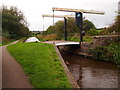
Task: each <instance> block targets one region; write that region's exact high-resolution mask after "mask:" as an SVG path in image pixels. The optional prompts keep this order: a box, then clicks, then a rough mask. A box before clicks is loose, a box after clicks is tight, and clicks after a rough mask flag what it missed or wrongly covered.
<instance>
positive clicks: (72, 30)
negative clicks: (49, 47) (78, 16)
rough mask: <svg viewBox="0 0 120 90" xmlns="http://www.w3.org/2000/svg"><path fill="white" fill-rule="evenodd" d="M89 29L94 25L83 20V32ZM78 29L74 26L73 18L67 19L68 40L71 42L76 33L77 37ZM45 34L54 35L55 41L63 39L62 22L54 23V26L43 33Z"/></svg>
mask: <svg viewBox="0 0 120 90" xmlns="http://www.w3.org/2000/svg"><path fill="white" fill-rule="evenodd" d="M91 28H95V26H94V24H93V23H92V22H90V21H88V20H84V21H83V30H85V31H88V30H90V29H91ZM79 31H80V30H79V28H78V27H77V26H76V23H75V19H74V18H68V19H67V33H68V37H69V38H70V40H72V38H74V37H76V36H75V34H76V33H78V36H77V37H79ZM45 34H47V35H48V34H55V35H56V39H58V40H61V39H64V21H63V20H61V21H58V22H57V23H55V25H54V26H50V27H49V28H48V29H47V31H46V32H45Z"/></svg>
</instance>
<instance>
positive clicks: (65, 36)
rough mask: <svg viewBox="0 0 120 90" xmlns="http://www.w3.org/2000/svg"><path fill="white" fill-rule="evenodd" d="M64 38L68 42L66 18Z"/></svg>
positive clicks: (65, 19)
mask: <svg viewBox="0 0 120 90" xmlns="http://www.w3.org/2000/svg"><path fill="white" fill-rule="evenodd" d="M64 38H65V40H66V41H67V18H66V17H64Z"/></svg>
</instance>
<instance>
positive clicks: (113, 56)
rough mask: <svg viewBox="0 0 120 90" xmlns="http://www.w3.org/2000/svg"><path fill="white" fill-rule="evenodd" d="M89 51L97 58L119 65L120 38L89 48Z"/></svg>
mask: <svg viewBox="0 0 120 90" xmlns="http://www.w3.org/2000/svg"><path fill="white" fill-rule="evenodd" d="M89 53H90V54H92V55H93V56H94V58H95V59H97V60H103V61H111V62H114V63H116V64H118V65H120V38H118V39H117V40H115V41H113V42H111V44H109V45H107V46H101V47H96V48H95V49H90V50H89Z"/></svg>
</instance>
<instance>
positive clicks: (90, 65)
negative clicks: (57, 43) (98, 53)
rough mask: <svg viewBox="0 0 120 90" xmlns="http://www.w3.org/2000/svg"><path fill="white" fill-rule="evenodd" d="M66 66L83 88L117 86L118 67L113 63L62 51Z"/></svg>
mask: <svg viewBox="0 0 120 90" xmlns="http://www.w3.org/2000/svg"><path fill="white" fill-rule="evenodd" d="M62 56H63V58H64V60H65V61H66V62H68V63H69V64H68V68H69V70H70V72H71V73H72V74H73V76H74V78H75V80H76V81H77V82H78V84H79V85H80V86H82V87H83V88H118V86H119V85H118V83H119V82H118V81H119V79H118V77H119V76H118V74H119V72H118V68H117V66H116V65H115V64H112V63H108V62H102V61H96V60H92V59H88V58H83V57H81V56H79V55H73V54H70V53H65V52H64V53H63V52H62Z"/></svg>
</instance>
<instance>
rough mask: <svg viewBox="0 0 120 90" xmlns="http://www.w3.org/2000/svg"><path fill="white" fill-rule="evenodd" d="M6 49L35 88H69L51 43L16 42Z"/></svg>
mask: <svg viewBox="0 0 120 90" xmlns="http://www.w3.org/2000/svg"><path fill="white" fill-rule="evenodd" d="M7 49H8V50H9V52H10V53H11V54H12V55H13V56H14V57H15V59H16V60H17V61H18V62H19V63H20V64H21V65H22V67H23V69H24V71H25V73H26V75H27V76H28V77H29V79H30V81H31V83H32V85H33V86H34V87H35V88H71V86H70V83H69V81H68V78H67V77H66V75H65V73H64V70H63V67H62V65H61V62H60V60H59V58H58V56H57V54H56V52H55V50H54V47H53V45H52V44H45V43H17V44H14V45H10V46H8V47H7Z"/></svg>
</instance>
